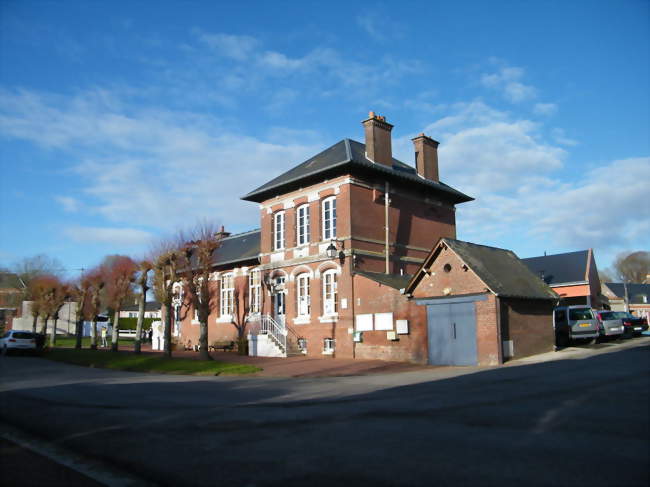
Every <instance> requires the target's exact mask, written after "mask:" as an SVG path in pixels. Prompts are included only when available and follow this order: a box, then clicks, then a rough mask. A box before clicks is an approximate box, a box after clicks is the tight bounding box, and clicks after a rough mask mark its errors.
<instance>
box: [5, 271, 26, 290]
mask: <svg viewBox="0 0 650 487" xmlns="http://www.w3.org/2000/svg"><path fill="white" fill-rule="evenodd" d="M0 289H19V290H22V289H25V283H24V282H23V281H22V280H21V279H20V277H18V275H17V274H14V273H13V272H0Z"/></svg>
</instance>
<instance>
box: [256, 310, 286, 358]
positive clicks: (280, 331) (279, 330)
mask: <svg viewBox="0 0 650 487" xmlns="http://www.w3.org/2000/svg"><path fill="white" fill-rule="evenodd" d="M260 333H266V334H267V335H269V336H270V337H271V338H272V339H273V340H275V342H276V343H277V344H278V346H280V348H281V349H282V351H283V352H285V353H286V351H287V328H286V327H285V326H282V325H280V324H279V323H278V322H277V321H275V320H274V319H273V318H272V317H271V316H269V315H263V316H262V319H261V322H260Z"/></svg>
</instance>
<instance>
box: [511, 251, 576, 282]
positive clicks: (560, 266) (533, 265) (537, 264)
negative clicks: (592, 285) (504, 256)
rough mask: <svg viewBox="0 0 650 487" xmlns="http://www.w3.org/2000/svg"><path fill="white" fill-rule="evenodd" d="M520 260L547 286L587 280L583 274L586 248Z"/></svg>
mask: <svg viewBox="0 0 650 487" xmlns="http://www.w3.org/2000/svg"><path fill="white" fill-rule="evenodd" d="M521 260H522V262H523V263H524V264H526V265H527V266H528V268H529V269H530V270H531V271H532V272H533V273H534V274H535V275H537V276H539V277H543V279H544V282H545V283H546V284H548V285H549V286H556V285H560V284H570V283H585V282H587V280H586V279H585V276H586V275H587V265H588V260H589V251H588V250H579V251H577V252H567V253H564V254H555V255H542V256H540V257H529V258H527V259H521Z"/></svg>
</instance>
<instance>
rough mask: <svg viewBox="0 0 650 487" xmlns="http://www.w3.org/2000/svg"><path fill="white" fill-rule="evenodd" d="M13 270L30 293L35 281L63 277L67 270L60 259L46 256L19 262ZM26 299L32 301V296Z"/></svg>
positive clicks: (41, 255)
mask: <svg viewBox="0 0 650 487" xmlns="http://www.w3.org/2000/svg"><path fill="white" fill-rule="evenodd" d="M12 270H13V272H15V273H16V274H17V275H18V277H20V278H21V279H22V281H23V282H24V283H25V286H27V292H28V293H29V289H30V288H29V285H30V283H31V282H32V281H33V280H34V279H36V278H38V277H41V276H54V277H61V276H62V275H63V272H64V270H65V269H64V268H63V264H61V262H60V261H59V260H58V259H56V258H54V257H50V256H48V255H45V254H38V255H35V256H33V257H25V258H24V259H21V260H19V261H18V262H16V263H15V264H14V265H13V266H12ZM26 299H30V300H31V299H32V296H29V294H28V296H26Z"/></svg>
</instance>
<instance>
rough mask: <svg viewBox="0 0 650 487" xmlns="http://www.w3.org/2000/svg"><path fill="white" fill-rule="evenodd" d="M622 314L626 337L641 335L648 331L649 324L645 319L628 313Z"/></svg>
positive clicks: (623, 312)
mask: <svg viewBox="0 0 650 487" xmlns="http://www.w3.org/2000/svg"><path fill="white" fill-rule="evenodd" d="M620 313H622V315H621V318H622V319H623V327H624V328H625V331H624V333H625V335H626V336H634V335H640V334H641V333H643V332H644V331H646V330H647V329H648V322H647V321H646V319H645V318H638V317H636V316H634V315H633V314H632V313H628V312H627V311H621V312H620Z"/></svg>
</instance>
